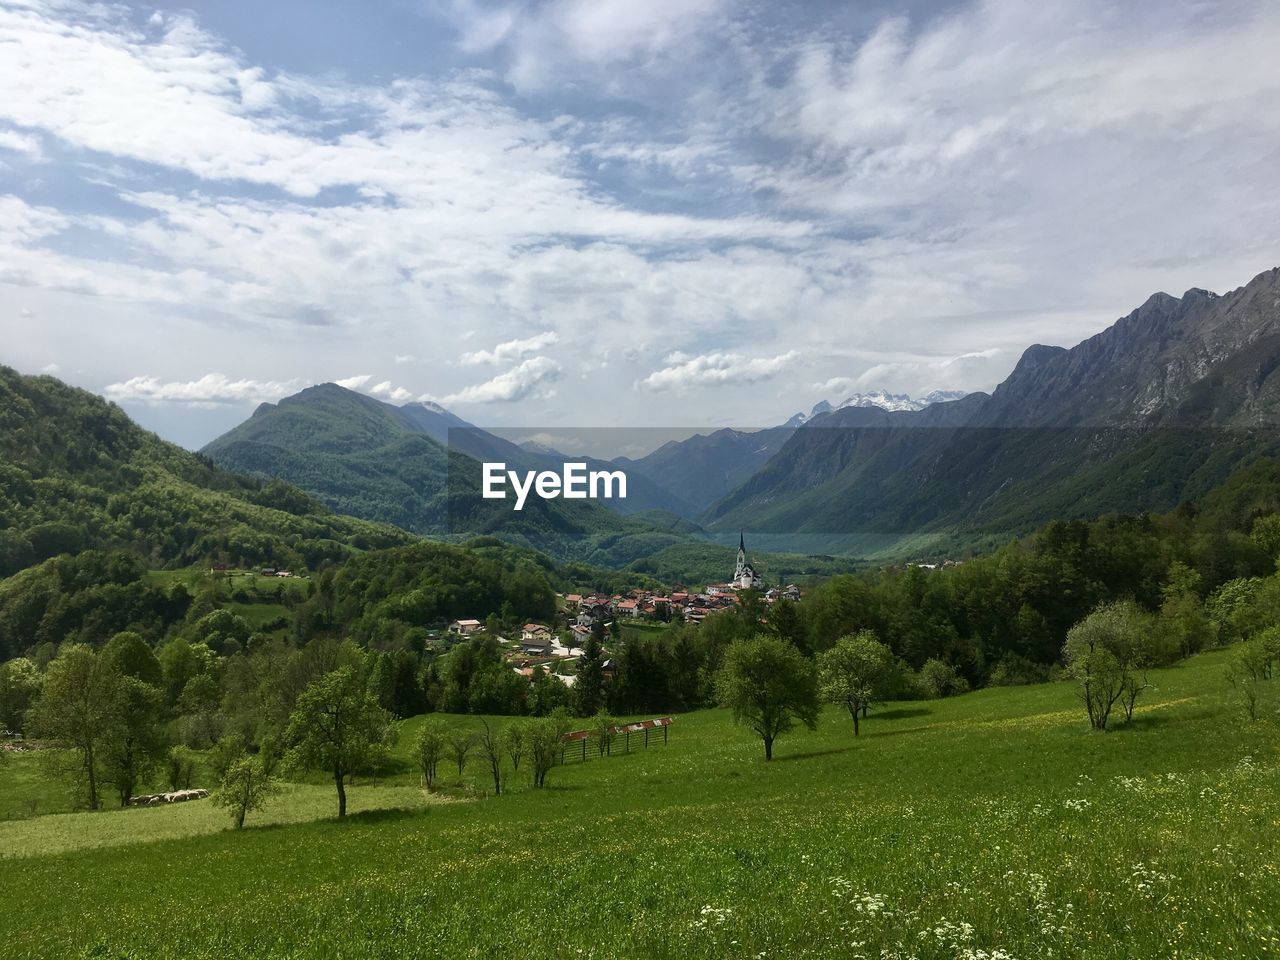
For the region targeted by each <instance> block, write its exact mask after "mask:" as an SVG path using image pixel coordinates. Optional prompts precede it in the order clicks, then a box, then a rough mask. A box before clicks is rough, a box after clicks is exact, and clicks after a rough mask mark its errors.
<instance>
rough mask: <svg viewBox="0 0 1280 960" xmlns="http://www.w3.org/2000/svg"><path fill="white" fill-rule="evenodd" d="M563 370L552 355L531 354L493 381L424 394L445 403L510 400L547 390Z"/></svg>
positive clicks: (500, 401)
mask: <svg viewBox="0 0 1280 960" xmlns="http://www.w3.org/2000/svg"><path fill="white" fill-rule="evenodd" d="M560 373H561V368H560V364H558V363H556V361H554V360H552V359H550V358H549V357H530V358H529V359H528V360H525V361H524V362H523V363H521V364H519V365H518V366H516V367H513V368H512V369H510V370H508V371H507V372H506V373H500V374H498V376H496V377H494V378H493V379H492V380H486V381H485V382H484V383H476V384H472V385H471V386H469V387H464V388H463V389H461V390H459V391H458V392H457V393H451V394H449V395H448V396H445V397H440V398H432V397H424V399H438V402H439V403H442V404H444V405H445V406H449V405H451V404H469V403H510V402H512V401H514V400H523V399H525V398H526V397H529V396H532V395H533V394H534V393H535V391H540V390H545V387H544V384H546V383H549V382H551V381H553V380H558V379H559V378H560Z"/></svg>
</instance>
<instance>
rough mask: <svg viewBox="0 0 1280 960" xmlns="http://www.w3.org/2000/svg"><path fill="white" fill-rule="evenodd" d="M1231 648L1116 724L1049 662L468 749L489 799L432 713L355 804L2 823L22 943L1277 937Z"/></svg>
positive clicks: (558, 945)
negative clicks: (521, 751)
mask: <svg viewBox="0 0 1280 960" xmlns="http://www.w3.org/2000/svg"><path fill="white" fill-rule="evenodd" d="M1225 656H1226V655H1225V653H1224V652H1222V651H1218V652H1214V653H1210V654H1206V655H1202V656H1199V657H1196V658H1194V659H1192V660H1190V661H1188V662H1186V663H1184V664H1182V665H1179V666H1177V667H1174V668H1171V669H1168V670H1162V671H1158V672H1156V673H1154V674H1153V675H1152V679H1153V681H1154V683H1155V689H1154V690H1152V691H1149V692H1148V695H1147V697H1146V698H1145V701H1144V702H1143V703H1142V704H1141V705H1140V706H1139V710H1138V713H1137V715H1136V716H1135V720H1134V723H1133V724H1132V725H1131V726H1130V727H1127V728H1120V729H1117V730H1115V731H1114V732H1111V733H1107V734H1096V733H1091V732H1089V731H1088V729H1087V725H1086V723H1085V720H1084V715H1083V711H1082V710H1081V709H1080V708H1079V707H1078V705H1077V704H1076V702H1075V700H1074V697H1073V691H1072V688H1071V687H1070V686H1069V685H1067V684H1046V685H1042V686H1034V687H1015V688H1004V689H992V690H984V691H979V692H976V693H972V694H968V695H965V696H961V697H956V698H952V699H948V700H942V701H930V702H916V703H897V704H889V705H886V706H885V707H884V708H881V709H880V710H878V711H873V712H872V715H871V718H870V719H869V721H868V722H867V723H866V725H865V726H864V728H863V734H862V736H861V737H859V738H858V739H856V740H855V739H854V737H853V735H852V730H851V727H850V724H849V721H848V717H847V714H841V713H839V712H837V711H836V710H834V709H829V710H828V711H827V712H826V714H825V715H824V717H823V722H822V725H821V726H820V727H819V730H818V731H817V732H816V733H808V732H804V731H798V732H795V733H792V734H790V735H789V736H787V737H785V738H783V739H781V740H780V741H779V743H778V745H777V748H776V756H777V759H775V761H774V762H773V763H771V764H765V763H764V762H763V760H762V759H761V750H760V744H759V741H758V740H756V739H754V738H753V737H752V735H751V734H750V733H749V732H748V731H747V730H745V729H744V728H741V727H735V726H733V725H732V723H731V720H730V718H729V717H728V716H727V714H725V713H724V712H721V711H706V712H702V713H697V714H691V715H687V716H683V717H680V718H679V719H678V720H677V722H676V724H675V726H674V727H673V728H672V731H671V733H672V735H671V742H670V744H669V745H667V746H665V747H664V746H660V745H659V746H654V747H652V748H651V749H649V750H647V751H646V750H643V749H640V750H633V752H632V753H630V754H627V755H622V754H619V753H618V752H616V751H615V754H614V756H612V757H609V758H604V759H592V760H590V761H588V762H587V763H585V764H569V765H566V766H563V767H557V768H556V769H555V770H553V771H552V773H551V775H550V777H549V780H548V787H547V788H546V789H544V790H541V791H535V790H532V789H530V788H528V787H527V786H526V785H525V784H524V772H525V768H524V767H523V766H522V770H521V775H520V776H519V777H517V778H513V779H512V781H511V785H510V786H511V788H510V789H509V791H508V792H505V793H504V794H503V795H501V796H496V797H495V796H481V795H482V794H484V793H485V792H486V791H489V792H491V789H492V788H491V784H488V783H487V771H486V770H485V769H483V768H482V766H481V762H480V760H479V758H478V757H477V758H473V759H472V761H471V762H470V765H469V766H468V768H467V770H466V773H465V775H464V777H463V778H462V782H461V783H456V782H455V783H452V784H451V785H450V787H449V788H448V789H447V790H446V795H449V796H469V797H473V798H474V799H472V800H470V801H469V802H440V801H439V800H438V799H436V798H431V799H430V800H429V799H428V798H426V797H425V796H424V795H423V793H422V791H421V790H420V789H419V788H418V786H417V780H416V776H415V774H414V773H413V771H412V770H411V768H410V767H409V765H408V763H407V759H406V758H407V743H408V740H409V739H410V738H411V736H412V735H413V733H414V731H415V730H416V729H417V726H418V724H419V723H420V720H418V719H415V720H410V721H406V722H405V723H404V724H403V726H402V731H401V745H400V747H399V748H398V751H397V757H398V763H397V765H396V766H395V768H394V769H393V770H391V771H389V772H388V774H387V775H386V776H385V777H382V778H380V779H379V780H377V781H375V782H368V783H357V784H356V785H355V786H354V787H352V788H350V790H349V796H350V799H351V804H352V809H354V810H355V811H357V813H356V815H354V816H352V817H350V818H348V820H347V822H337V821H336V820H333V819H328V818H329V817H331V815H332V810H333V806H332V789H331V788H327V789H326V787H325V786H324V785H322V784H320V783H319V782H317V783H314V784H305V785H291V786H289V787H287V788H286V792H285V793H284V794H282V795H281V796H280V797H278V798H277V799H276V800H274V801H273V802H272V804H271V805H270V806H268V808H267V810H266V811H264V812H263V813H261V814H256V815H250V819H249V828H248V829H246V830H245V831H243V832H241V833H235V832H234V831H231V830H229V829H227V827H228V826H229V821H227V820H226V818H225V814H223V813H222V812H221V811H217V810H214V809H213V808H212V807H211V805H209V804H208V802H207V801H196V802H193V803H188V804H181V805H178V806H176V807H173V808H169V809H161V810H151V809H138V810H117V811H111V812H104V813H98V814H60V815H54V816H41V817H35V818H30V819H26V820H22V821H17V822H12V823H0V857H3V858H4V859H0V899H2V900H3V903H4V905H5V908H4V910H3V912H0V957H64V956H70V957H78V956H79V957H121V958H124V957H139V958H141V957H148V958H163V957H174V958H177V957H182V958H185V960H192V958H204V957H209V958H213V957H229V956H242V957H251V956H263V957H280V958H284V957H290V958H294V957H297V958H301V957H333V958H364V957H386V958H392V957H397V958H399V957H423V958H426V957H444V956H448V957H517V956H518V957H598V958H605V957H634V958H690V957H694V958H697V957H707V958H712V957H715V958H719V957H741V958H756V960H761V958H766V957H779V958H781V957H787V958H790V957H805V956H808V957H867V958H884V960H907V958H916V960H944V958H945V960H1011V958H1017V960H1026V958H1041V957H1055V958H1069V957H1082V958H1083V957H1088V958H1090V960H1133V958H1145V957H1179V958H1226V957H1241V958H1260V957H1264V956H1268V955H1274V954H1276V953H1277V952H1280V908H1277V906H1276V905H1277V904H1278V903H1280V866H1278V864H1277V853H1278V844H1277V837H1278V836H1280V832H1278V831H1280V733H1278V729H1280V728H1278V727H1277V724H1276V722H1275V719H1274V717H1272V718H1269V719H1267V720H1265V721H1258V722H1252V723H1251V722H1247V721H1245V720H1244V719H1243V715H1242V712H1241V711H1240V709H1239V707H1238V705H1237V704H1236V703H1235V701H1234V700H1233V699H1232V697H1231V693H1230V689H1229V688H1228V686H1227V685H1226V683H1225V682H1224V681H1223V666H1224V663H1225ZM1269 709H1270V710H1274V707H1269ZM453 722H457V723H461V724H469V725H477V723H478V721H476V720H475V718H456V719H455V720H454V721H453ZM20 759H21V760H22V761H24V762H25V760H26V758H20ZM441 770H442V775H443V776H444V777H445V779H446V780H447V781H457V779H458V778H457V777H456V771H455V770H453V769H451V768H449V766H448V764H447V763H445V764H442V767H441ZM9 776H10V774H9V772H8V770H0V778H5V779H6V782H7V780H8V777H9ZM7 789H8V787H7V786H4V787H0V799H3V791H4V790H7ZM326 801H327V803H326ZM300 821H308V822H300Z"/></svg>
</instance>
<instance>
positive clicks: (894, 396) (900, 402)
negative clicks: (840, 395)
mask: <svg viewBox="0 0 1280 960" xmlns="http://www.w3.org/2000/svg"><path fill="white" fill-rule="evenodd" d="M967 394H968V391H965V390H931V391H930V392H928V393H926V394H925V395H924V396H923V397H920V398H918V399H917V398H914V397H912V396H910V395H909V394H905V393H889V392H887V391H885V390H873V391H871V392H870V393H855V394H853V395H851V396H848V397H846V398H845V399H843V400H841V401H840V402H839V403H836V404H833V403H830V402H829V401H826V400H819V401H818V402H817V403H815V404H814V405H813V407H812V409H810V410H809V412H808V413H797V414H796V415H795V416H793V417H792V418H791V419H790V420H788V421H787V423H786V425H787V426H793V427H799V426H802V425H804V424H806V423H808V422H809V421H810V420H812V419H813V418H814V417H820V416H822V415H823V414H825V413H834V412H835V411H836V410H843V409H844V408H845V407H875V408H877V409H880V410H892V411H895V412H896V411H903V410H923V409H924V408H925V407H929V406H932V405H933V404H935V403H946V402H947V401H949V400H959V399H961V398H962V397H964V396H967Z"/></svg>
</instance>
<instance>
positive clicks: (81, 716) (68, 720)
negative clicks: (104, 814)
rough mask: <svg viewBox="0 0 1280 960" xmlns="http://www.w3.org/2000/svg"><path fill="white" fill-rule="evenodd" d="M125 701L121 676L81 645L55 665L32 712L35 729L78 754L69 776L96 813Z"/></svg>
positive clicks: (32, 723)
mask: <svg viewBox="0 0 1280 960" xmlns="http://www.w3.org/2000/svg"><path fill="white" fill-rule="evenodd" d="M119 702H120V675H119V674H118V673H116V671H115V670H114V669H113V667H112V665H111V664H110V663H108V662H105V661H104V660H102V659H101V658H100V657H99V656H98V655H97V654H96V653H94V652H93V650H91V649H90V648H89V647H87V646H84V645H82V644H76V645H74V646H71V647H68V648H67V649H65V650H64V651H63V652H62V654H61V655H60V656H59V657H58V658H57V659H56V660H54V661H53V662H52V663H50V664H49V669H48V670H47V671H46V673H45V679H44V688H43V690H42V691H41V694H40V699H39V701H37V703H36V705H35V707H33V708H32V717H31V726H32V729H33V730H34V731H36V733H37V734H38V735H40V736H43V737H48V738H50V739H53V740H59V741H61V742H62V743H64V744H66V746H67V747H68V748H70V750H71V751H73V755H74V757H75V763H74V765H73V766H72V767H71V768H70V771H69V772H70V773H71V775H72V777H73V779H74V780H76V781H77V782H78V784H79V785H80V786H81V787H82V788H83V790H84V797H85V801H86V802H87V804H88V807H89V809H90V810H97V809H98V806H99V803H100V795H99V793H100V781H101V779H102V773H103V763H104V760H105V757H104V756H103V755H104V753H105V752H106V745H107V743H108V742H109V741H110V738H111V736H112V734H113V731H114V728H115V726H116V725H117V723H118V711H119Z"/></svg>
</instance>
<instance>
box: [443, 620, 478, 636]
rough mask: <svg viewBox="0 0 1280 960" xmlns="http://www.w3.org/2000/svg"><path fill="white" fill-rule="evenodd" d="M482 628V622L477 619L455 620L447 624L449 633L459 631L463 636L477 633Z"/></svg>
mask: <svg viewBox="0 0 1280 960" xmlns="http://www.w3.org/2000/svg"><path fill="white" fill-rule="evenodd" d="M483 629H484V624H482V623H481V622H480V621H479V620H455V621H453V623H451V624H449V632H450V633H459V634H462V635H463V636H464V637H465V636H468V635H470V634H473V633H478V632H479V631H480V630H483Z"/></svg>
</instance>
